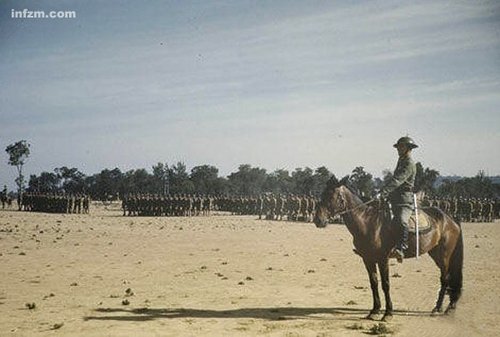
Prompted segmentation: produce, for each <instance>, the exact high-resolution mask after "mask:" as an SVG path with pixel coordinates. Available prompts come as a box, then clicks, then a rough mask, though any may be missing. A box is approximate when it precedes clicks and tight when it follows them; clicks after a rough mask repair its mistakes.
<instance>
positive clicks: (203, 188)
mask: <svg viewBox="0 0 500 337" xmlns="http://www.w3.org/2000/svg"><path fill="white" fill-rule="evenodd" d="M218 175H219V169H218V168H217V167H215V166H211V165H201V166H195V167H193V168H192V169H191V174H190V176H189V178H190V179H191V182H192V183H193V188H194V192H195V193H198V194H215V193H217V189H218V187H219V186H218V185H219V183H220V180H219V178H218Z"/></svg>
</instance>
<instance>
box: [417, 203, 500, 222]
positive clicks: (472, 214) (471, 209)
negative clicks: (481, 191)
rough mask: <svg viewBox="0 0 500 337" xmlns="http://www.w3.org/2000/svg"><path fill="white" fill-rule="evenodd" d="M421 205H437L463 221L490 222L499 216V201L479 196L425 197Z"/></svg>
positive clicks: (454, 217)
mask: <svg viewBox="0 0 500 337" xmlns="http://www.w3.org/2000/svg"><path fill="white" fill-rule="evenodd" d="M423 206H430V207H437V208H439V209H441V210H442V211H444V212H446V213H447V214H449V215H450V216H451V217H452V218H453V219H457V220H460V221H463V222H492V221H494V220H495V219H498V218H500V201H499V200H493V199H486V198H485V199H480V198H426V199H424V201H423Z"/></svg>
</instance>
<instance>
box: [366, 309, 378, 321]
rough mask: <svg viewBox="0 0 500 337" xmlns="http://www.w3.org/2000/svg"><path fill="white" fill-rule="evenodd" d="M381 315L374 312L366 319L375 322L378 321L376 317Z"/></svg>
mask: <svg viewBox="0 0 500 337" xmlns="http://www.w3.org/2000/svg"><path fill="white" fill-rule="evenodd" d="M378 314H379V312H378V311H372V312H370V313H369V314H368V316H366V317H365V318H366V319H369V320H370V321H374V320H375V319H376V316H377V315H378Z"/></svg>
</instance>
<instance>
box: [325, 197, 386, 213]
mask: <svg viewBox="0 0 500 337" xmlns="http://www.w3.org/2000/svg"><path fill="white" fill-rule="evenodd" d="M339 198H340V202H341V204H340V205H339V206H340V208H345V204H346V201H345V198H344V194H343V193H339ZM376 200H377V198H371V199H370V200H368V201H365V202H363V203H361V204H359V205H356V206H355V207H353V208H350V209H345V210H343V211H342V212H339V213H335V214H334V215H344V214H347V213H351V212H354V211H355V210H357V209H358V208H361V207H363V206H366V205H369V204H371V203H372V202H374V201H376Z"/></svg>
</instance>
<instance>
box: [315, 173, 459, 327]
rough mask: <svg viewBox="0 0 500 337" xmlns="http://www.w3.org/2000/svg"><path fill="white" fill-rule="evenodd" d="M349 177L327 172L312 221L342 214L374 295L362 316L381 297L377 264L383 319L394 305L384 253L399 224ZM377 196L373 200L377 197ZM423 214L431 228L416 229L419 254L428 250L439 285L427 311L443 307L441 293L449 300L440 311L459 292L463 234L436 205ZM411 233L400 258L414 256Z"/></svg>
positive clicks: (395, 237) (373, 312)
mask: <svg viewBox="0 0 500 337" xmlns="http://www.w3.org/2000/svg"><path fill="white" fill-rule="evenodd" d="M348 181H349V177H345V178H343V179H342V180H341V181H338V180H337V178H335V176H332V177H331V178H330V180H329V181H328V182H327V184H326V187H325V189H324V191H323V192H322V194H321V200H320V201H319V202H318V204H317V207H316V215H315V218H314V223H315V224H316V227H318V228H323V227H325V226H326V225H327V223H328V219H329V217H333V216H335V215H342V217H343V219H344V223H345V224H346V226H347V229H348V230H349V232H350V233H351V235H352V236H353V241H354V247H355V250H354V251H355V253H356V254H358V255H360V256H361V258H362V259H363V263H364V265H365V268H366V271H367V272H368V276H369V280H370V287H371V291H372V296H373V307H372V309H371V311H370V313H369V314H368V316H367V317H366V318H367V319H371V320H373V319H374V318H375V316H376V315H378V314H379V313H380V309H381V303H380V297H379V292H378V279H377V265H378V269H379V272H380V277H381V281H382V289H383V292H384V297H385V304H386V307H385V313H384V316H383V318H382V320H383V321H387V320H390V319H391V318H392V314H393V307H392V301H391V295H390V286H389V258H390V257H391V253H392V251H393V248H394V247H395V245H396V243H397V241H398V240H399V238H400V235H401V228H396V226H392V225H391V221H390V215H387V212H386V211H384V209H383V207H381V202H380V201H379V199H376V198H374V199H371V200H370V201H368V202H363V201H362V200H361V199H360V198H359V197H358V196H357V195H356V193H354V192H353V191H352V189H351V188H350V187H348ZM376 201H378V202H376ZM422 210H423V211H424V212H425V213H426V214H427V216H428V218H429V221H430V224H431V228H430V229H429V230H426V231H425V232H422V233H420V235H419V242H420V243H419V255H421V254H425V253H428V254H429V255H430V256H431V258H432V259H433V260H434V262H435V263H436V265H437V267H438V268H439V270H440V272H441V276H440V281H441V288H440V290H439V293H438V298H437V301H436V305H435V307H434V308H433V309H432V314H433V315H435V314H438V313H441V312H442V306H443V301H444V297H445V294H446V293H447V292H448V294H449V298H450V303H449V305H448V307H447V309H446V310H445V314H448V313H451V312H452V311H454V310H455V309H456V305H457V301H458V300H459V298H460V296H461V292H462V269H463V252H464V247H463V237H462V229H461V227H460V224H459V223H456V222H455V221H454V220H453V219H452V218H451V217H450V216H448V215H447V214H446V213H444V212H443V211H441V210H440V209H438V208H433V207H428V208H423V209H422ZM415 236H416V235H415V234H414V233H413V234H412V233H410V237H409V240H408V246H409V248H408V250H407V251H406V252H405V255H406V256H405V258H406V257H407V258H410V257H415V255H416V240H415Z"/></svg>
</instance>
